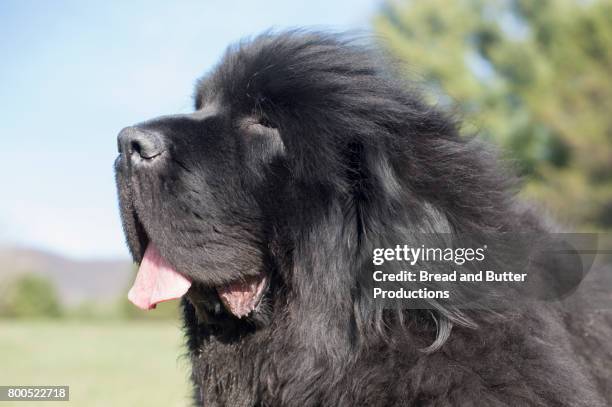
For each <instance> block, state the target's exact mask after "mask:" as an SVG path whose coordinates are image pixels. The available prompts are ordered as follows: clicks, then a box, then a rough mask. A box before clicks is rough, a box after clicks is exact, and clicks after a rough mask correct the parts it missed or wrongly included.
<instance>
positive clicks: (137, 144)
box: [117, 127, 164, 160]
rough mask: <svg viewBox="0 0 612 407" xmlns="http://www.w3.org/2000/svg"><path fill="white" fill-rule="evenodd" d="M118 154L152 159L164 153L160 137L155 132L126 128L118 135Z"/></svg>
mask: <svg viewBox="0 0 612 407" xmlns="http://www.w3.org/2000/svg"><path fill="white" fill-rule="evenodd" d="M117 139H118V143H119V153H124V154H126V155H129V156H130V157H140V158H144V159H147V160H149V159H152V158H154V157H157V156H158V155H160V154H161V153H163V152H164V142H163V139H162V137H161V135H160V134H159V133H157V132H155V131H151V130H147V129H141V128H139V127H126V128H125V129H123V130H121V132H120V133H119V137H118V138H117Z"/></svg>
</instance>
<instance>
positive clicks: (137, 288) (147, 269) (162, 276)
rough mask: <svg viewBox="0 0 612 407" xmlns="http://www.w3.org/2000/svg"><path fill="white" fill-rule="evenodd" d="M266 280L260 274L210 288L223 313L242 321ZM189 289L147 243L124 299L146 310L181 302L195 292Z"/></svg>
mask: <svg viewBox="0 0 612 407" xmlns="http://www.w3.org/2000/svg"><path fill="white" fill-rule="evenodd" d="M147 240H148V239H147ZM267 280H268V279H267V277H266V275H265V274H264V273H260V274H259V275H256V276H245V277H243V278H241V279H240V280H237V281H233V282H230V283H228V284H225V285H223V286H218V287H214V288H215V291H216V293H217V295H218V296H219V300H220V301H221V303H222V304H223V305H224V307H225V308H226V310H227V311H228V312H229V313H231V314H232V315H234V316H236V317H237V318H243V317H246V316H248V315H249V314H250V313H252V312H253V311H254V310H255V309H256V308H257V306H258V305H259V303H260V301H261V299H262V297H263V295H264V293H265V291H266V287H267V285H268V281H267ZM192 285H193V281H192V280H191V279H190V278H188V277H187V276H185V275H183V274H181V273H180V272H178V271H177V270H176V269H175V268H174V267H173V266H172V265H170V264H169V263H168V262H167V261H166V259H164V257H163V256H162V255H161V253H160V252H159V249H158V248H157V246H155V244H154V243H153V242H151V241H150V240H148V243H147V245H146V249H145V252H144V255H143V257H142V260H141V262H140V267H139V269H138V273H137V275H136V280H135V281H134V284H133V286H132V288H131V289H130V291H129V293H128V299H129V300H130V301H131V302H132V303H133V304H134V305H136V306H137V307H139V308H141V309H144V310H150V309H153V308H155V307H156V306H157V304H159V303H161V302H164V301H169V300H174V299H178V298H181V297H182V296H184V295H185V294H187V292H188V291H189V290H190V289H192V290H193V289H196V288H195V287H193V288H192Z"/></svg>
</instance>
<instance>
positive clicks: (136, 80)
mask: <svg viewBox="0 0 612 407" xmlns="http://www.w3.org/2000/svg"><path fill="white" fill-rule="evenodd" d="M292 27H311V28H314V29H322V30H332V31H347V30H349V31H353V32H354V33H355V34H356V35H358V36H360V37H364V36H365V37H367V38H369V39H370V41H371V42H372V43H373V44H374V45H375V46H377V47H381V48H383V49H385V50H387V51H388V52H389V53H390V54H391V55H393V56H394V57H396V58H398V59H399V60H401V61H403V62H402V69H403V73H404V74H405V75H406V76H407V77H409V78H410V79H412V80H416V81H419V82H421V83H423V84H424V87H425V89H426V90H427V92H428V94H427V97H428V99H429V100H430V101H431V102H432V103H436V104H439V105H441V106H443V107H444V108H445V109H447V110H449V111H451V112H453V113H454V114H455V115H457V116H458V117H461V118H462V119H463V123H464V124H463V131H464V132H465V133H466V134H468V133H469V134H473V133H477V134H479V135H480V136H481V137H483V138H486V139H487V140H489V141H490V142H492V143H494V144H496V145H498V146H499V147H500V148H501V149H502V151H503V152H504V155H505V156H506V158H507V159H509V160H511V161H512V162H513V163H514V166H515V168H516V169H517V171H518V172H519V173H520V175H521V176H522V178H523V188H522V191H521V194H522V196H523V198H524V199H527V200H530V201H533V202H535V203H536V204H537V205H539V206H541V207H542V208H543V209H544V210H545V211H546V212H548V213H550V215H551V216H552V217H554V218H555V219H557V220H558V221H559V222H560V223H561V224H563V225H567V226H568V230H572V231H585V232H586V231H588V232H600V233H603V232H610V230H611V229H612V0H599V1H598V0H539V1H531V0H491V1H484V0H456V1H444V0H427V1H418V0H387V1H385V0H336V1H334V0H311V1H308V2H305V1H303V2H295V1H283V0H268V1H265V2H264V1H247V0H243V1H239V0H229V1H225V2H213V1H211V0H200V1H181V2H162V1H130V2H123V1H105V2H82V1H54V2H44V1H35V0H3V1H1V2H0V55H2V63H1V64H0V85H1V86H0V112H1V113H0V115H1V120H0V141H1V144H0V145H1V147H0V185H1V191H2V199H0V361H1V363H0V365H1V368H0V385H70V386H71V400H72V401H71V402H70V403H66V405H79V406H80V405H87V406H108V405H113V406H134V405H148V406H184V405H187V403H188V397H189V392H190V390H189V386H188V380H187V379H188V372H189V367H188V363H187V360H186V359H185V357H183V356H181V355H182V354H183V353H184V350H183V349H182V347H181V343H182V338H181V333H180V330H179V329H178V328H179V327H180V321H179V319H178V317H177V315H178V311H177V306H176V305H177V304H176V303H166V304H163V306H161V307H160V309H158V310H157V311H156V312H152V313H146V314H145V313H143V312H142V311H139V310H137V309H136V308H134V307H133V306H131V305H130V304H128V303H127V300H126V299H125V296H126V292H127V289H128V287H129V286H130V284H131V281H132V279H133V275H134V274H133V266H132V265H131V262H130V260H129V257H128V252H127V249H126V246H125V244H124V239H123V235H122V232H121V226H120V223H119V215H118V210H117V204H116V197H115V186H114V179H113V170H112V164H113V161H114V159H115V156H116V134H117V133H118V132H119V130H120V129H121V128H123V127H125V126H126V125H129V124H133V123H136V122H139V121H142V120H145V119H148V118H151V117H154V116H158V115H162V114H170V113H184V112H188V111H190V110H191V106H192V99H191V96H192V87H193V84H194V82H195V79H196V78H198V77H199V76H201V75H203V74H204V73H206V71H207V70H209V69H210V68H211V67H212V66H213V65H214V64H215V62H216V61H217V60H218V59H219V58H220V56H221V55H222V53H223V51H224V49H225V47H226V46H227V45H229V44H231V43H233V42H235V41H238V40H240V39H242V38H245V37H249V36H252V35H255V34H257V33H260V32H262V31H264V30H267V29H270V28H273V29H278V30H280V29H283V28H292ZM61 404H62V403H59V402H58V403H56V404H54V405H61ZM0 405H2V406H4V405H7V406H8V405H10V403H8V402H0ZM15 405H23V404H20V403H15Z"/></svg>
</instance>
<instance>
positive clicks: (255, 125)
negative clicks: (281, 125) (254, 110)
mask: <svg viewBox="0 0 612 407" xmlns="http://www.w3.org/2000/svg"><path fill="white" fill-rule="evenodd" d="M240 127H241V129H242V130H243V131H244V132H245V133H246V134H248V135H254V136H257V135H261V136H278V130H276V129H275V128H274V127H273V126H272V125H270V123H269V122H268V121H264V120H256V119H247V120H244V121H243V122H242V123H241V125H240Z"/></svg>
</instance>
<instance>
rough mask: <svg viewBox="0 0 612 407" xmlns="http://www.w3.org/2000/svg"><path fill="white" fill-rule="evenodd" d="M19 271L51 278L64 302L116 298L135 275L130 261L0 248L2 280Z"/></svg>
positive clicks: (72, 302) (0, 274) (19, 248)
mask: <svg viewBox="0 0 612 407" xmlns="http://www.w3.org/2000/svg"><path fill="white" fill-rule="evenodd" d="M20 273H36V274H39V275H42V276H46V277H48V278H49V279H50V280H51V281H52V282H53V284H54V285H55V287H56V288H57V290H58V293H59V295H60V298H61V300H62V302H63V303H64V304H65V305H74V304H78V303H80V302H82V301H95V302H108V301H114V300H116V299H117V298H119V297H120V296H122V295H126V294H127V290H128V288H129V285H130V283H131V281H132V279H133V278H134V274H133V271H132V264H131V262H130V261H129V260H73V259H69V258H66V257H62V256H59V255H56V254H53V253H48V252H45V251H42V250H36V249H29V248H21V247H0V281H1V280H5V279H6V278H7V277H9V276H11V275H14V274H20Z"/></svg>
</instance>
